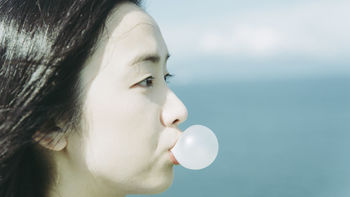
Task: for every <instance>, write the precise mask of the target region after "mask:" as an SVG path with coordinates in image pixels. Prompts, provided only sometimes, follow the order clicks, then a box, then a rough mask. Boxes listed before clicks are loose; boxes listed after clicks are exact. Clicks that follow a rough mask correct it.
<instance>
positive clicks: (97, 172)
mask: <svg viewBox="0 0 350 197" xmlns="http://www.w3.org/2000/svg"><path fill="white" fill-rule="evenodd" d="M168 57H169V55H168V50H167V47H166V44H165V42H164V40H163V38H162V35H161V33H160V30H159V28H158V26H157V24H156V23H155V21H154V20H153V19H152V18H151V17H150V16H149V15H147V14H146V13H145V12H144V11H143V10H142V9H140V8H139V7H138V6H136V5H134V4H132V3H122V4H120V5H119V6H118V7H117V8H116V9H115V11H113V13H112V14H111V16H110V17H109V19H108V20H107V23H106V28H105V32H104V33H103V35H102V36H101V39H100V40H99V41H98V43H97V48H96V51H95V52H94V54H93V55H92V56H91V57H89V59H88V61H87V63H86V66H85V67H84V69H83V71H82V73H81V75H80V84H81V91H82V92H84V94H83V95H84V96H83V109H82V112H83V129H82V131H81V132H80V133H78V134H72V135H70V136H69V137H68V138H67V142H68V143H67V144H66V146H65V148H64V149H63V150H61V151H57V153H55V156H54V158H55V161H56V164H57V169H58V174H61V175H60V179H61V180H60V184H61V186H58V187H61V189H62V188H63V190H66V191H68V190H73V187H74V189H77V188H79V187H81V189H82V190H86V191H88V192H90V194H91V193H94V192H96V193H99V195H98V196H103V195H102V194H103V193H105V196H109V194H110V195H117V194H120V195H125V194H129V193H157V192H162V191H164V190H165V189H167V188H168V187H169V186H170V185H171V183H172V180H173V163H172V161H171V157H170V156H169V149H170V148H171V147H173V146H174V144H175V143H176V141H177V139H178V138H179V136H180V135H181V132H180V131H179V129H178V125H179V124H180V123H181V122H183V121H184V120H185V119H186V117H187V109H186V107H185V106H184V104H183V103H182V102H181V101H180V100H179V99H178V97H176V95H175V94H174V93H173V92H172V91H171V90H170V89H169V88H168V86H167V83H166V79H167V77H168V76H169V73H168V71H167V67H166V61H167V58H168ZM72 180H74V183H72ZM69 184H71V186H70V185H69ZM73 185H74V186H73Z"/></svg>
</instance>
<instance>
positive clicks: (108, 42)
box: [81, 3, 168, 86]
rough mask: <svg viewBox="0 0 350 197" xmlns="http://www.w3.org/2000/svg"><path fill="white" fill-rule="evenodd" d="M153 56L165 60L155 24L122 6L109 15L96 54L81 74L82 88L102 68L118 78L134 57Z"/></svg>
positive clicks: (131, 7)
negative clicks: (109, 69) (112, 70)
mask: <svg viewBox="0 0 350 197" xmlns="http://www.w3.org/2000/svg"><path fill="white" fill-rule="evenodd" d="M144 54H157V55H159V56H160V57H166V55H167V54H168V51H167V47H166V45H165V42H164V40H163V37H162V35H161V33H160V30H159V27H158V25H157V24H156V22H155V21H154V20H153V19H152V17H150V16H149V15H148V14H147V13H145V12H144V11H143V10H142V9H140V8H139V7H138V6H136V5H135V4H132V3H122V4H120V5H118V6H117V7H116V9H115V10H113V11H112V13H111V15H110V16H109V18H108V20H107V21H106V26H105V29H104V32H103V34H102V36H101V37H100V39H99V41H98V43H97V47H96V50H95V52H94V54H93V55H92V56H90V57H89V58H88V60H87V62H86V66H85V68H84V69H83V70H82V73H81V80H82V81H81V82H82V86H85V85H88V84H89V83H90V82H92V80H93V79H95V77H96V76H97V75H98V74H99V73H102V72H103V71H104V70H105V68H111V69H112V68H113V69H115V70H118V72H116V73H117V74H120V75H122V74H123V71H124V70H126V69H128V67H127V66H126V65H128V64H129V63H130V61H131V60H133V59H134V58H135V57H136V56H140V55H144Z"/></svg>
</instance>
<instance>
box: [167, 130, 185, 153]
mask: <svg viewBox="0 0 350 197" xmlns="http://www.w3.org/2000/svg"><path fill="white" fill-rule="evenodd" d="M178 131H179V133H180V134H179V135H177V137H176V139H175V140H174V142H173V143H172V145H171V146H170V148H169V149H168V150H169V151H170V150H171V149H173V148H174V146H175V145H176V143H177V141H178V140H179V138H180V136H181V133H182V132H181V131H180V130H178Z"/></svg>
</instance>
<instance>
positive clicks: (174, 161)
mask: <svg viewBox="0 0 350 197" xmlns="http://www.w3.org/2000/svg"><path fill="white" fill-rule="evenodd" d="M168 152H169V156H170V160H171V162H173V164H174V165H179V162H178V161H177V160H176V158H175V156H174V154H173V153H172V152H171V151H170V150H169V151H168Z"/></svg>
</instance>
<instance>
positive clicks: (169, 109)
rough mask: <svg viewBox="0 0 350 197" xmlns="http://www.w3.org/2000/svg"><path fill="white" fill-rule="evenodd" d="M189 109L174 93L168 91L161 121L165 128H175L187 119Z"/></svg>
mask: <svg viewBox="0 0 350 197" xmlns="http://www.w3.org/2000/svg"><path fill="white" fill-rule="evenodd" d="M187 114H188V112H187V108H186V107H185V105H184V104H183V103H182V101H181V100H180V99H179V98H178V97H177V96H176V95H175V93H174V92H173V91H171V90H170V89H169V90H168V93H167V96H166V100H165V103H164V106H163V108H162V111H161V117H160V120H161V122H162V124H163V125H164V126H165V127H171V126H175V127H177V126H178V125H179V124H180V123H182V122H184V121H185V120H186V119H187Z"/></svg>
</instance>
